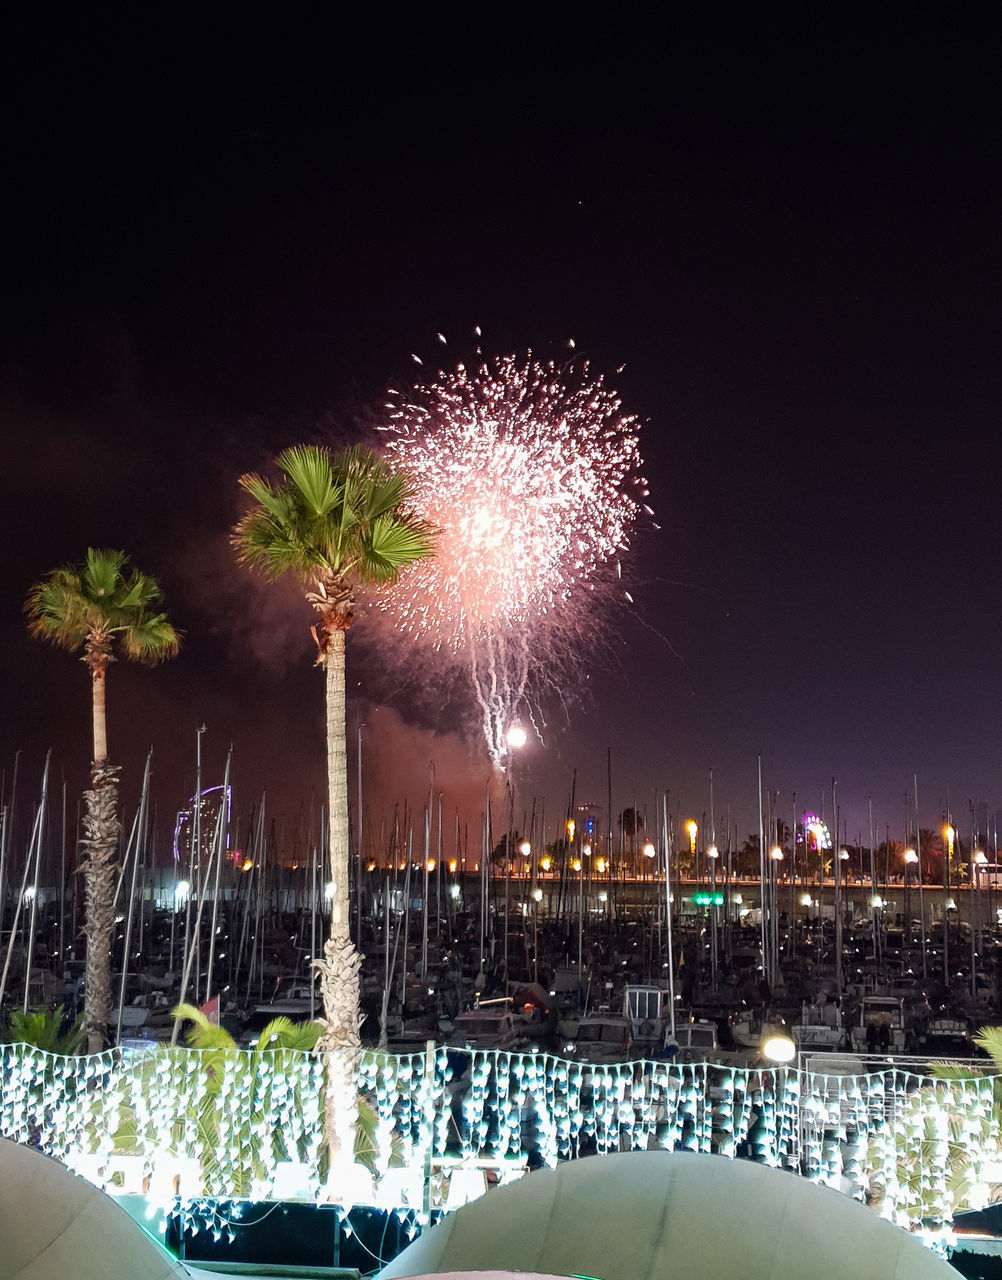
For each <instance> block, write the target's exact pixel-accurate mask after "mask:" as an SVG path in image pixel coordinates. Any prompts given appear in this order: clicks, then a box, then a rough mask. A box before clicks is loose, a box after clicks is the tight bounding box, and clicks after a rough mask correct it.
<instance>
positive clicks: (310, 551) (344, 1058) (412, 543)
mask: <svg viewBox="0 0 1002 1280" xmlns="http://www.w3.org/2000/svg"><path fill="white" fill-rule="evenodd" d="M275 465H276V466H277V468H278V470H279V471H280V472H281V475H282V477H283V478H282V481H281V482H280V483H279V484H278V485H277V486H274V487H273V486H272V485H271V484H270V483H269V482H268V481H267V480H265V479H262V477H261V476H259V475H245V476H242V477H241V478H240V485H241V487H242V488H243V489H244V490H245V491H246V492H247V493H248V494H249V495H250V497H251V499H252V502H253V505H252V507H251V508H250V510H249V511H248V512H247V514H246V515H245V516H244V517H243V519H242V520H241V521H240V522H239V523H238V524H237V526H236V528H235V529H234V531H233V543H234V546H235V548H236V550H237V554H238V556H239V558H240V560H241V562H242V563H244V564H248V565H251V566H253V567H256V568H258V569H260V570H261V571H262V572H263V573H264V574H265V575H266V576H267V577H269V578H272V579H275V578H280V577H283V576H284V575H285V574H292V575H293V577H295V578H297V579H298V580H299V582H300V583H301V584H302V585H303V586H304V587H305V588H306V599H307V600H308V601H309V603H310V604H311V605H312V606H313V608H314V609H315V610H316V612H317V614H318V620H317V624H316V625H315V626H314V628H313V638H314V640H315V641H316V645H317V665H318V666H320V667H322V668H323V669H324V671H325V675H326V681H325V688H326V711H327V786H328V811H329V822H328V831H329V848H328V856H329V864H330V865H329V870H330V878H331V882H332V890H333V896H332V901H331V925H330V937H329V938H328V939H327V941H326V942H325V944H324V958H323V960H322V961H316V962H315V963H316V967H317V969H318V970H319V972H320V982H321V991H322V995H323V1006H324V1027H325V1030H324V1035H323V1037H322V1039H321V1041H320V1044H319V1046H318V1049H319V1051H320V1052H323V1053H325V1054H326V1055H327V1081H328V1084H327V1105H326V1107H325V1140H326V1142H327V1144H328V1147H329V1149H330V1157H331V1168H332V1169H333V1168H334V1167H335V1166H336V1165H337V1162H338V1158H339V1156H340V1155H341V1154H342V1153H344V1154H345V1156H346V1158H350V1153H351V1151H352V1149H353V1133H354V1126H355V1117H356V1113H357V1112H356V1103H355V1064H356V1061H357V1053H358V1049H359V1045H360V1041H359V1035H358V1031H359V1016H358V992H359V968H360V966H361V963H362V961H361V956H359V954H358V952H357V951H356V950H355V947H354V945H353V943H352V940H351V932H350V929H349V920H348V906H349V904H348V774H347V751H346V744H345V723H344V703H345V683H344V651H345V635H346V633H347V631H348V628H349V627H350V626H351V623H352V616H353V613H354V610H355V607H356V600H355V597H356V593H357V592H358V591H359V590H361V589H364V588H369V587H374V586H380V585H385V584H388V583H393V582H395V581H396V579H397V575H398V574H399V572H400V570H401V569H402V568H404V567H405V566H406V565H408V564H411V563H412V562H414V561H416V560H420V559H423V558H424V557H425V556H427V555H430V554H431V553H432V551H433V547H434V531H433V530H432V528H431V526H429V525H428V524H426V523H425V522H424V521H422V520H420V519H418V518H417V517H416V516H415V515H414V514H413V513H412V512H410V511H409V510H408V506H407V504H408V502H409V501H410V499H411V497H412V488H411V485H410V482H409V481H408V480H407V479H406V477H405V476H404V475H402V474H400V473H398V472H393V471H391V470H390V468H389V466H388V465H387V463H386V462H385V461H384V460H383V459H381V458H380V457H379V456H378V455H377V454H375V453H374V452H373V451H372V450H371V449H367V448H365V447H363V446H360V445H355V446H353V447H352V448H350V449H345V450H343V451H342V452H340V453H331V452H330V451H329V450H327V449H325V448H323V447H320V446H314V445H299V446H297V447H295V448H291V449H286V450H285V451H284V452H283V453H281V454H280V455H279V456H278V458H277V459H276V460H275Z"/></svg>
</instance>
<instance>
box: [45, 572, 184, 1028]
mask: <svg viewBox="0 0 1002 1280" xmlns="http://www.w3.org/2000/svg"><path fill="white" fill-rule="evenodd" d="M162 600H163V597H162V594H161V591H160V587H159V584H158V583H157V581H156V579H155V578H151V577H149V576H148V575H147V574H145V573H140V572H139V570H138V569H131V568H130V567H129V560H128V557H127V556H126V554H125V552H124V551H97V550H95V549H94V548H93V547H89V548H88V549H87V558H86V560H85V561H84V563H83V564H82V565H64V566H63V567H62V568H61V569H53V570H52V572H51V573H50V574H48V576H47V577H46V578H44V579H43V580H42V581H41V582H38V583H36V584H35V585H34V586H33V587H32V588H31V590H30V591H29V593H28V599H27V601H26V602H25V612H26V613H27V615H28V631H29V633H30V634H31V635H33V636H35V637H37V638H38V639H40V640H47V641H49V642H50V643H51V644H55V645H58V646H59V648H61V649H66V650H68V651H69V652H70V653H75V652H77V650H79V649H82V650H83V661H84V664H85V665H86V667H87V670H88V671H89V673H90V679H91V722H92V730H93V740H94V758H93V761H92V763H91V767H90V789H89V790H88V791H85V792H84V817H83V829H84V838H83V840H82V841H81V847H82V850H83V861H82V863H81V870H82V872H83V877H84V894H85V907H84V933H85V935H86V938H87V957H86V967H85V970H84V1018H83V1031H84V1035H85V1036H86V1037H87V1050H88V1052H89V1053H99V1052H100V1051H101V1049H103V1048H104V1044H105V1035H106V1031H107V1025H108V1010H109V1005H110V979H111V929H112V925H113V923H114V921H113V905H112V904H113V898H114V893H113V887H114V880H115V875H114V873H115V869H116V868H115V854H116V850H117V847H118V836H119V831H120V829H121V827H120V822H119V817H118V770H119V766H118V765H112V764H109V763H108V729H107V719H106V712H105V694H106V683H107V675H108V667H109V665H110V664H111V663H112V662H113V661H114V660H115V652H116V649H117V652H118V653H120V654H122V655H124V656H125V657H126V658H128V659H130V660H132V661H134V662H143V663H146V664H147V665H148V666H155V665H156V664H157V663H158V662H162V661H164V659H166V658H172V657H173V656H174V654H176V653H177V651H178V646H179V637H178V633H177V632H176V631H175V630H174V628H173V627H172V626H171V624H170V623H169V622H168V621H167V615H166V614H165V613H163V612H161V606H162Z"/></svg>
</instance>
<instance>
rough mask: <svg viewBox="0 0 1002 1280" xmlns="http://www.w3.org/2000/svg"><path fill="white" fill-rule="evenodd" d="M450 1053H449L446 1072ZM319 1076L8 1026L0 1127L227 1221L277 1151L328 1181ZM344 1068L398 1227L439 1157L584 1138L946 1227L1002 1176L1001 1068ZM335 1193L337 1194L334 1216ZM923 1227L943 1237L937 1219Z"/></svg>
mask: <svg viewBox="0 0 1002 1280" xmlns="http://www.w3.org/2000/svg"><path fill="white" fill-rule="evenodd" d="M450 1063H452V1064H456V1063H461V1064H462V1065H463V1067H464V1071H463V1074H462V1076H461V1077H460V1079H458V1080H457V1079H454V1078H453V1069H452V1067H451V1066H450ZM323 1085H324V1072H323V1061H322V1059H321V1058H319V1057H316V1056H314V1055H311V1054H306V1053H299V1052H294V1051H291V1050H264V1051H248V1052H244V1051H221V1050H194V1049H172V1048H168V1047H166V1046H163V1047H155V1048H151V1049H150V1050H149V1051H148V1052H143V1053H139V1054H136V1053H129V1052H124V1053H123V1052H122V1051H120V1050H109V1051H108V1052H106V1053H103V1054H100V1055H92V1056H90V1057H85V1058H79V1057H61V1056H53V1055H50V1054H47V1053H45V1052H43V1051H41V1050H38V1049H34V1048H32V1047H30V1046H27V1045H23V1044H13V1045H4V1046H0V1134H2V1135H3V1136H4V1137H7V1138H12V1139H13V1140H14V1141H16V1142H22V1143H28V1144H30V1145H32V1146H35V1147H37V1148H39V1149H40V1150H42V1151H44V1152H45V1153H46V1154H48V1155H52V1156H55V1157H56V1158H57V1159H59V1160H61V1161H62V1162H63V1163H64V1164H66V1165H67V1166H68V1167H69V1168H71V1169H73V1170H75V1171H76V1172H78V1173H80V1174H81V1175H83V1176H85V1177H87V1178H89V1179H90V1180H91V1181H94V1182H96V1183H97V1184H98V1185H99V1186H104V1187H106V1188H107V1189H108V1190H111V1191H112V1192H114V1191H115V1190H116V1189H119V1190H122V1189H124V1186H125V1184H126V1183H127V1184H128V1185H129V1186H135V1185H136V1184H137V1183H141V1184H142V1185H144V1186H146V1187H147V1196H148V1198H149V1199H150V1200H151V1201H152V1202H154V1208H166V1207H169V1206H170V1205H174V1204H176V1203H178V1198H180V1200H179V1202H180V1204H181V1206H182V1212H183V1214H184V1221H185V1224H186V1226H187V1228H188V1229H189V1230H194V1231H198V1230H205V1231H209V1232H211V1233H212V1234H213V1235H214V1236H215V1237H216V1238H217V1239H218V1238H229V1237H230V1236H231V1235H232V1230H233V1222H234V1219H235V1218H237V1217H238V1216H239V1211H238V1208H236V1207H234V1206H233V1205H231V1204H229V1203H228V1202H233V1201H248V1200H260V1199H268V1198H269V1197H270V1195H271V1192H272V1188H273V1186H274V1183H275V1179H276V1176H279V1178H282V1177H288V1176H289V1170H290V1169H293V1170H294V1171H295V1174H296V1178H297V1185H301V1186H303V1187H305V1188H306V1189H307V1190H308V1192H309V1194H310V1196H311V1197H313V1198H315V1199H317V1200H320V1199H322V1198H323V1197H324V1194H325V1192H324V1180H323V1176H322V1173H323V1168H324V1161H323V1158H322V1156H323V1153H322V1139H323V1116H322V1113H321V1099H322V1097H323ZM358 1085H359V1094H360V1097H362V1098H364V1099H365V1100H366V1103H367V1105H369V1106H371V1108H372V1110H373V1112H374V1125H373V1137H374V1143H375V1150H374V1151H373V1152H371V1153H370V1155H369V1159H368V1161H367V1163H368V1164H369V1165H370V1166H371V1170H372V1173H373V1174H374V1175H375V1180H376V1183H375V1198H376V1200H377V1202H378V1203H379V1204H381V1205H384V1206H386V1207H389V1205H388V1201H387V1196H391V1195H392V1196H396V1197H397V1199H399V1200H402V1201H404V1202H403V1203H399V1204H395V1205H394V1206H393V1207H394V1208H395V1209H396V1211H397V1212H398V1213H399V1214H400V1216H401V1220H402V1221H403V1222H404V1223H405V1226H406V1228H407V1230H408V1231H411V1230H413V1231H416V1230H417V1229H418V1228H419V1227H420V1226H423V1225H426V1223H427V1221H428V1220H429V1214H430V1213H431V1212H433V1211H437V1210H438V1209H441V1208H443V1207H445V1206H446V1205H447V1204H448V1202H449V1192H450V1186H449V1174H450V1172H451V1171H452V1170H454V1169H459V1170H463V1171H464V1173H467V1174H468V1172H469V1171H470V1170H471V1169H484V1168H485V1167H489V1166H494V1167H495V1168H496V1169H497V1170H498V1171H499V1174H500V1176H501V1178H502V1179H503V1180H505V1181H507V1180H510V1178H511V1177H512V1176H519V1175H520V1173H521V1172H522V1171H523V1170H524V1169H525V1168H526V1166H527V1165H528V1164H529V1163H534V1164H539V1165H545V1166H548V1167H551V1168H552V1167H554V1166H555V1165H556V1164H557V1163H558V1162H559V1161H561V1160H565V1159H573V1158H575V1157H577V1156H579V1155H583V1154H588V1153H592V1152H594V1153H597V1154H604V1153H606V1152H610V1151H621V1150H648V1149H652V1148H663V1149H667V1150H674V1149H679V1148H682V1149H686V1150H692V1151H704V1152H716V1153H719V1154H721V1155H725V1156H729V1157H738V1156H744V1157H748V1158H750V1159H753V1160H756V1161H758V1162H760V1163H763V1164H767V1165H772V1166H774V1167H778V1168H784V1169H789V1170H794V1171H799V1172H801V1173H802V1174H803V1175H804V1176H806V1177H808V1178H810V1179H811V1180H812V1181H814V1182H821V1183H826V1184H829V1185H833V1186H841V1187H842V1188H843V1189H844V1190H846V1189H847V1190H849V1192H850V1193H851V1194H853V1195H855V1196H856V1197H857V1198H858V1199H860V1200H864V1201H866V1202H867V1203H869V1204H871V1205H872V1206H873V1207H874V1208H875V1209H876V1210H877V1211H878V1212H879V1213H881V1214H882V1215H883V1216H884V1217H886V1218H888V1219H890V1220H892V1221H894V1222H897V1223H899V1224H900V1225H902V1226H906V1227H910V1228H916V1227H917V1226H918V1225H919V1224H920V1223H921V1222H923V1221H924V1222H925V1223H927V1224H928V1222H929V1221H930V1220H932V1221H938V1222H942V1223H943V1224H944V1230H945V1231H946V1232H947V1234H948V1233H949V1224H950V1221H951V1219H952V1216H953V1214H954V1213H955V1212H957V1211H959V1210H960V1209H965V1208H978V1207H981V1205H982V1204H984V1203H986V1202H987V1200H988V1199H989V1196H990V1188H991V1187H992V1186H997V1185H998V1184H999V1183H1000V1182H1002V1133H1000V1123H999V1114H1000V1112H1002V1107H1000V1106H999V1105H998V1100H999V1098H1000V1097H1002V1078H1000V1077H997V1076H986V1077H977V1078H971V1079H942V1080H941V1079H936V1080H932V1079H930V1078H927V1077H921V1076H918V1075H915V1074H912V1073H910V1072H906V1071H901V1070H897V1069H894V1068H888V1069H886V1070H884V1071H880V1072H877V1073H874V1074H871V1075H866V1076H829V1075H821V1074H815V1073H812V1072H808V1071H801V1070H798V1069H797V1068H794V1067H771V1068H761V1069H750V1068H738V1067H729V1066H721V1065H717V1064H710V1063H680V1064H672V1063H665V1062H652V1061H637V1062H628V1063H612V1064H607V1065H606V1064H594V1065H593V1064H582V1063H578V1062H569V1061H566V1060H564V1059H561V1058H557V1057H554V1056H551V1055H548V1054H541V1053H524V1054H520V1053H508V1052H500V1051H485V1050H474V1051H469V1052H465V1051H454V1050H450V1051H446V1050H444V1049H438V1050H436V1051H435V1052H434V1054H433V1055H432V1057H431V1059H430V1065H429V1064H428V1063H426V1060H425V1055H424V1054H423V1053H418V1054H411V1055H401V1056H396V1055H390V1054H385V1053H376V1052H370V1051H365V1052H363V1054H362V1058H361V1065H360V1069H359V1077H358ZM131 1160H135V1161H137V1162H138V1163H137V1164H136V1165H135V1166H130V1164H129V1162H130V1161H131ZM280 1165H281V1166H282V1170H281V1171H280V1170H279V1166H280ZM958 1166H962V1168H960V1169H959V1170H958ZM951 1170H952V1172H951ZM391 1174H392V1176H390V1175H391ZM382 1180H385V1191H383V1190H381V1189H380V1183H381V1181H382ZM405 1187H406V1188H408V1189H409V1190H407V1191H405V1190H404V1188H405ZM417 1200H420V1201H421V1202H420V1203H415V1201H417ZM455 1200H456V1196H453V1202H454V1203H455ZM221 1202H222V1203H221ZM350 1208H351V1206H350V1205H343V1206H341V1209H342V1219H343V1220H344V1221H346V1220H347V1213H348V1210H349V1209H350ZM930 1239H931V1242H932V1243H934V1244H937V1245H939V1244H941V1242H942V1239H943V1232H942V1231H938V1230H937V1231H934V1232H933V1233H932V1236H931V1237H930Z"/></svg>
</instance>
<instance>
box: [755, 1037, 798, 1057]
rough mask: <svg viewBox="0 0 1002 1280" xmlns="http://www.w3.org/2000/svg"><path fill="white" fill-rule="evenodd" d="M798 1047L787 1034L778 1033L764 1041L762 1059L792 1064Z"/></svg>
mask: <svg viewBox="0 0 1002 1280" xmlns="http://www.w3.org/2000/svg"><path fill="white" fill-rule="evenodd" d="M796 1056H797V1046H796V1044H795V1043H794V1042H793V1040H791V1039H790V1037H789V1036H788V1035H786V1033H785V1032H781V1031H776V1032H773V1033H772V1034H771V1035H769V1036H767V1037H766V1038H765V1040H763V1041H762V1057H763V1058H765V1059H767V1060H768V1061H769V1062H792V1061H793V1059H794V1058H795V1057H796Z"/></svg>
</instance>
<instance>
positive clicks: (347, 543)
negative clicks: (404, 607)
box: [233, 445, 436, 587]
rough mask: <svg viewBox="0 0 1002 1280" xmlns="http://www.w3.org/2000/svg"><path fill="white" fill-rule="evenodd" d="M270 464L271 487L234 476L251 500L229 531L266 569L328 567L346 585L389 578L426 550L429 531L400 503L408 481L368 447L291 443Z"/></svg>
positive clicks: (270, 572)
mask: <svg viewBox="0 0 1002 1280" xmlns="http://www.w3.org/2000/svg"><path fill="white" fill-rule="evenodd" d="M276 465H277V467H278V469H279V470H280V471H281V472H282V474H283V475H284V477H285V482H284V484H281V485H279V486H277V487H273V486H272V485H271V484H270V483H269V482H268V481H267V480H264V479H262V478H261V477H260V476H258V475H253V474H248V475H245V476H242V477H241V479H240V482H239V483H240V485H241V487H242V488H243V489H244V490H245V492H246V493H247V494H248V495H249V496H250V498H251V500H252V503H253V505H252V507H251V509H250V510H249V511H248V512H247V513H246V514H245V515H244V516H243V518H242V519H241V520H240V521H239V523H238V524H237V525H236V528H235V529H234V531H233V543H234V546H235V547H236V550H237V554H238V556H239V558H240V560H241V561H242V562H244V563H246V564H249V565H252V566H255V567H257V568H259V569H260V570H262V571H263V572H264V573H265V574H266V576H268V577H271V578H277V577H280V576H282V575H283V574H285V573H292V574H294V575H295V576H296V577H298V578H299V579H300V580H303V581H306V580H309V579H310V578H311V577H313V576H316V575H321V576H322V575H324V574H330V575H332V576H333V577H335V578H337V579H340V580H341V581H342V582H344V583H346V584H347V585H348V586H349V587H351V586H366V585H370V584H373V585H374V584H380V583H389V582H393V581H394V580H395V578H396V576H397V573H398V572H399V570H400V569H401V568H402V567H403V566H404V565H405V564H408V563H410V562H412V561H413V560H417V559H421V558H422V557H424V556H426V555H429V554H431V552H432V551H433V549H434V537H435V532H436V531H435V530H433V529H432V528H431V526H429V525H428V524H426V523H425V522H423V521H421V520H419V519H418V518H417V517H416V516H414V515H413V513H411V512H409V511H408V510H407V509H406V506H405V504H406V502H407V501H408V500H409V499H410V496H411V492H412V486H411V483H410V481H409V480H408V479H407V477H406V476H403V475H401V474H399V473H395V472H392V471H391V470H390V468H389V466H388V465H387V463H386V462H385V460H384V459H382V458H380V456H379V455H378V454H376V453H374V452H373V451H372V450H371V449H368V448H366V447H364V446H362V445H354V446H352V447H351V448H349V449H345V450H343V451H341V452H340V453H334V454H332V453H330V452H329V451H328V450H326V449H323V448H320V447H318V446H313V445H297V446H295V447H293V448H291V449H286V450H285V451H284V452H283V453H282V454H280V455H279V457H278V459H277V460H276Z"/></svg>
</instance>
